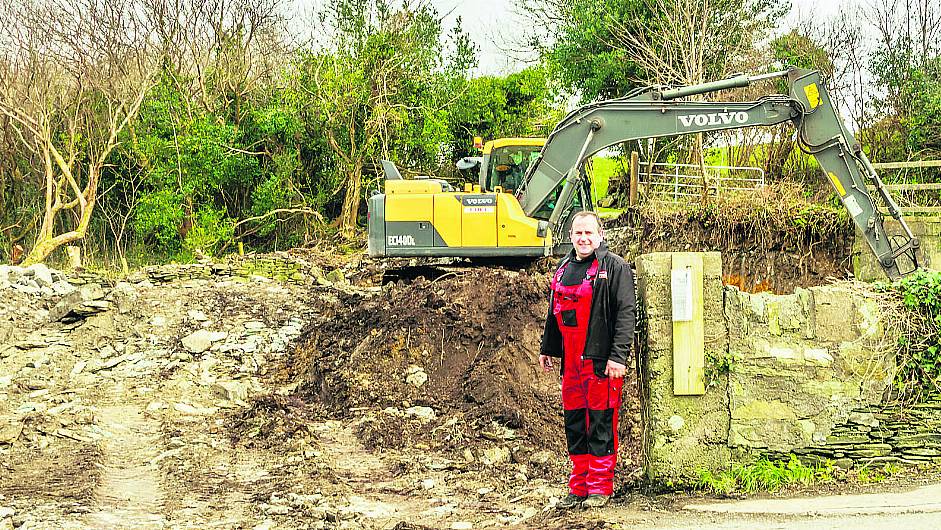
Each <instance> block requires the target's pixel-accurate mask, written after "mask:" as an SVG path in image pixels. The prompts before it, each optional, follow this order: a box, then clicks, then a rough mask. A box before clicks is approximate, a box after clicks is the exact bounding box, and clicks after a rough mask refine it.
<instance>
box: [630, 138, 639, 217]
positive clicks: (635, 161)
mask: <svg viewBox="0 0 941 530" xmlns="http://www.w3.org/2000/svg"><path fill="white" fill-rule="evenodd" d="M639 179H640V156H639V155H638V154H637V151H631V182H630V192H629V196H628V204H629V205H630V206H636V205H637V181H638V180H639Z"/></svg>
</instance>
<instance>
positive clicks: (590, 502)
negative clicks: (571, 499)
mask: <svg viewBox="0 0 941 530" xmlns="http://www.w3.org/2000/svg"><path fill="white" fill-rule="evenodd" d="M605 504H608V496H607V495H598V494H597V493H592V494H591V495H589V496H588V498H587V499H585V502H583V503H582V506H584V507H585V508H601V507H602V506H604V505H605Z"/></svg>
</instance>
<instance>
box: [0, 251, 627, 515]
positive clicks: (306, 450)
mask: <svg viewBox="0 0 941 530" xmlns="http://www.w3.org/2000/svg"><path fill="white" fill-rule="evenodd" d="M321 265H322V267H323V268H324V270H327V269H329V268H330V267H331V266H332V265H331V264H330V263H322V264H321ZM340 272H345V273H346V276H348V277H349V278H352V279H353V280H354V282H356V283H358V284H359V285H356V284H352V283H350V282H348V281H347V280H339V281H333V282H319V284H318V283H317V282H314V281H309V282H305V281H301V282H294V283H284V282H278V281H273V280H270V279H267V278H264V277H261V276H253V277H250V278H247V279H243V278H237V277H208V278H199V279H188V280H174V281H170V282H168V283H156V284H155V283H154V282H152V281H150V280H148V279H143V280H142V279H141V278H136V280H138V281H132V282H120V283H114V282H109V281H101V282H99V283H97V284H94V285H92V286H89V285H83V286H81V287H82V289H83V291H82V294H83V296H84V295H85V294H87V293H86V289H90V290H91V291H96V290H98V291H100V292H98V294H92V295H90V297H91V299H93V300H92V302H89V304H97V305H96V307H97V309H96V311H97V312H94V313H92V314H83V315H80V314H78V313H76V312H74V311H73V312H71V313H68V314H66V315H65V316H61V314H62V312H63V311H62V310H61V307H62V303H63V300H64V299H65V298H66V297H61V296H59V295H58V294H52V295H49V294H48V293H46V294H43V293H31V294H26V293H23V292H20V291H17V290H15V289H6V290H4V291H3V296H4V302H3V303H2V304H0V344H2V345H0V528H8V527H14V528H23V529H31V528H210V527H219V528H403V529H404V528H450V527H452V526H454V527H456V528H461V527H464V526H466V525H472V526H473V527H474V528H478V527H506V526H510V527H512V526H519V525H523V526H524V527H526V526H530V525H532V524H536V525H537V526H543V523H534V522H532V521H537V520H539V521H543V520H544V518H545V517H546V514H549V513H553V512H552V510H551V509H550V507H551V506H552V504H553V503H554V502H555V501H556V500H557V499H558V497H559V496H560V494H561V493H563V487H564V482H563V480H564V476H565V468H566V461H565V459H564V446H563V434H562V427H561V414H560V408H561V407H560V403H559V395H558V394H559V391H558V376H557V375H555V376H553V375H551V374H550V375H547V374H542V373H540V372H537V370H536V365H535V358H536V355H537V350H538V344H539V338H540V336H541V331H542V329H541V326H542V320H543V318H544V315H545V311H546V302H545V289H546V287H545V286H546V280H547V277H546V274H545V273H544V272H538V271H532V270H529V271H527V270H504V269H496V268H486V267H484V268H465V269H460V268H456V269H453V270H449V271H448V272H445V273H444V275H435V276H434V277H431V275H429V276H430V277H429V278H424V277H419V278H416V279H414V280H409V281H405V280H400V281H399V282H397V283H389V284H387V285H386V286H383V287H379V286H373V285H372V284H374V283H381V280H379V281H377V280H376V278H377V274H378V275H379V276H381V271H380V270H379V269H378V268H377V265H376V264H374V263H373V264H369V263H352V264H350V265H349V266H348V267H347V268H346V269H344V270H342V271H340ZM334 280H337V277H336V276H334ZM508 292H511V293H512V296H506V294H507V293H508ZM86 301H87V300H86ZM89 304H86V305H89ZM57 317H61V318H58V319H56V318H57ZM197 337H202V339H203V342H202V344H199V343H198V342H199V341H197V340H196V338H197ZM194 342H195V344H194ZM625 397H626V399H625V406H624V409H623V412H622V414H623V418H624V420H623V421H622V423H621V431H620V432H621V440H622V444H621V463H620V469H619V477H620V479H619V480H620V482H619V487H620V488H621V489H622V490H623V489H624V488H625V487H626V486H627V485H629V484H631V483H633V481H634V479H635V478H636V477H637V476H638V475H639V473H640V469H641V467H640V466H641V465H640V459H641V456H640V426H639V418H640V410H639V400H638V399H637V398H636V380H633V379H632V380H631V381H630V384H629V387H628V390H627V391H626V392H625Z"/></svg>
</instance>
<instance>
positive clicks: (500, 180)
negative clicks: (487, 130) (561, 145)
mask: <svg viewBox="0 0 941 530" xmlns="http://www.w3.org/2000/svg"><path fill="white" fill-rule="evenodd" d="M545 143H546V139H545V138H499V139H496V140H490V141H488V142H487V143H483V142H482V141H480V142H479V143H477V144H476V145H479V146H481V147H480V148H481V150H482V155H481V156H468V157H464V158H462V159H460V160H459V161H458V162H457V164H456V165H457V168H458V169H460V170H461V171H468V170H472V169H475V168H476V169H477V170H478V184H479V185H480V189H481V190H483V191H494V190H496V189H497V188H502V189H503V191H505V192H507V193H516V192H517V191H518V190H519V189H520V187H521V186H522V184H523V181H524V179H525V177H526V171H527V170H528V169H529V166H530V165H531V164H532V163H533V162H535V161H536V159H538V158H539V152H540V151H541V150H542V146H543V145H544V144H545Z"/></svg>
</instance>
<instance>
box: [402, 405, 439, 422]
mask: <svg viewBox="0 0 941 530" xmlns="http://www.w3.org/2000/svg"><path fill="white" fill-rule="evenodd" d="M405 414H406V415H407V416H414V417H416V418H418V419H420V420H422V421H423V422H429V421H431V420H433V419H435V411H434V409H432V408H430V407H409V408H407V409H405Z"/></svg>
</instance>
